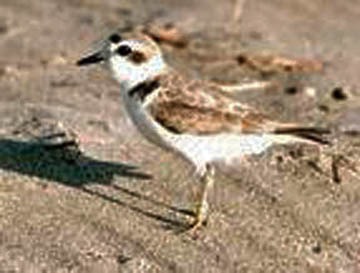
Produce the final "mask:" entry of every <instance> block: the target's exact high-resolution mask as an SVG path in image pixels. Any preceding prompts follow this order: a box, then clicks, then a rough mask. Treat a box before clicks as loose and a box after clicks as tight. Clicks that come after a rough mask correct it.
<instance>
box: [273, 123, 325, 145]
mask: <svg viewBox="0 0 360 273" xmlns="http://www.w3.org/2000/svg"><path fill="white" fill-rule="evenodd" d="M274 133H275V134H278V135H292V136H295V137H298V138H301V139H304V140H308V141H311V142H315V143H318V144H322V145H330V144H331V142H330V140H329V139H327V138H326V135H329V134H330V133H331V131H330V130H329V129H327V128H319V127H282V128H277V129H275V131H274Z"/></svg>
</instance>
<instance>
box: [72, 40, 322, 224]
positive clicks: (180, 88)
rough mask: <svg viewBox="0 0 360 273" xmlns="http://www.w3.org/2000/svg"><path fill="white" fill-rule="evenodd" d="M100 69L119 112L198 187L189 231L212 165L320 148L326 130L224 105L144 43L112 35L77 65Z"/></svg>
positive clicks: (216, 93)
mask: <svg viewBox="0 0 360 273" xmlns="http://www.w3.org/2000/svg"><path fill="white" fill-rule="evenodd" d="M100 62H104V63H105V64H107V65H108V67H109V68H110V70H111V72H112V74H113V76H114V78H115V79H116V80H117V81H118V82H119V83H120V87H121V92H120V93H121V98H122V101H123V103H124V104H125V108H126V110H127V112H128V114H129V115H130V118H131V120H132V121H133V122H134V124H135V125H136V127H137V128H138V130H139V131H140V132H141V134H142V135H143V136H144V137H145V138H147V139H148V140H149V141H151V142H152V143H154V144H156V145H159V146H160V147H162V148H164V149H167V150H170V151H173V152H175V153H177V154H179V155H181V156H182V157H183V158H185V159H187V160H188V161H190V162H191V163H192V164H193V165H194V166H195V168H196V174H197V175H198V176H199V179H200V181H201V182H202V190H201V195H199V200H198V201H199V202H198V203H197V206H196V211H195V221H194V224H193V229H197V228H198V227H199V226H201V225H202V223H203V222H204V221H205V220H206V218H207V214H208V202H207V195H208V192H209V189H210V188H211V187H212V185H213V175H214V163H216V162H224V161H229V160H231V159H236V158H241V157H243V156H245V155H251V154H259V153H262V152H264V151H265V150H266V149H268V148H269V147H270V146H272V145H274V144H288V143H294V142H305V143H309V144H316V145H320V144H324V143H326V141H325V140H324V139H323V138H322V134H325V133H328V130H325V129H321V128H316V127H304V126H299V125H297V124H290V123H279V122H276V121H273V120H271V119H269V118H267V117H266V116H265V115H263V114H261V113H260V112H258V111H257V110H255V109H253V108H251V107H250V106H248V105H246V104H243V103H240V102H239V101H236V100H235V99H233V98H231V97H230V96H229V95H228V94H227V92H224V89H223V88H222V87H221V86H220V85H218V84H215V83H211V82H206V81H201V80H193V79H189V78H187V77H185V76H183V75H181V74H180V73H178V72H177V71H175V70H174V69H172V68H171V67H169V66H168V65H167V64H166V62H165V60H164V59H163V56H162V53H161V50H160V48H159V47H158V46H157V44H156V43H155V42H153V41H152V40H151V39H150V38H149V37H147V36H145V35H143V34H133V35H132V37H125V36H121V35H120V34H118V33H114V34H112V35H110V36H109V37H108V38H107V39H106V40H104V41H103V43H102V44H101V46H100V48H99V49H98V50H97V51H95V52H94V53H92V54H89V55H88V56H86V57H84V58H82V59H80V60H79V61H78V62H77V64H78V65H80V66H82V65H88V64H93V63H100Z"/></svg>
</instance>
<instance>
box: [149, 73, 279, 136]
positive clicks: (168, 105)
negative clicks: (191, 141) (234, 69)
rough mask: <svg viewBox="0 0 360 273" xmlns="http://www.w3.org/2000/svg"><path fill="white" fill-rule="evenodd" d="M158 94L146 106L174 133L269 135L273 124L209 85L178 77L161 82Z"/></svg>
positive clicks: (165, 78)
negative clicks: (261, 133)
mask: <svg viewBox="0 0 360 273" xmlns="http://www.w3.org/2000/svg"><path fill="white" fill-rule="evenodd" d="M160 86H161V87H160V91H159V93H158V96H157V97H155V98H154V99H153V100H152V101H151V102H150V103H149V104H148V105H147V109H148V111H149V112H150V114H151V115H152V116H153V117H154V119H155V120H157V121H158V122H159V123H160V124H161V125H162V126H164V127H165V128H167V129H168V130H171V131H173V132H176V133H191V134H196V135H206V134H215V133H218V132H238V133H255V132H272V131H274V129H275V128H276V123H274V122H272V121H271V120H270V119H268V118H267V117H266V116H265V115H263V114H261V113H259V112H257V111H255V110H254V109H252V108H250V107H249V106H247V105H244V104H241V103H239V102H238V101H235V100H234V99H232V98H231V97H227V96H225V95H224V94H223V93H222V92H220V91H219V90H218V86H217V85H216V84H212V83H206V82H200V81H192V82H185V80H184V79H183V78H182V77H181V76H180V75H171V76H166V77H163V78H161V79H160Z"/></svg>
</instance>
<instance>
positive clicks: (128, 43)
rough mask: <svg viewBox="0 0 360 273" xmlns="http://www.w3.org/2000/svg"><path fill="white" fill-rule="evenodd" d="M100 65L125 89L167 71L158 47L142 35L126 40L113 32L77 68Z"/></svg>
mask: <svg viewBox="0 0 360 273" xmlns="http://www.w3.org/2000/svg"><path fill="white" fill-rule="evenodd" d="M101 62H104V63H106V64H107V65H108V67H109V68H110V70H111V72H112V74H113V76H114V78H115V79H116V80H117V81H118V82H119V83H120V84H121V85H122V86H123V87H124V88H127V89H128V88H132V87H134V86H136V85H137V84H140V83H142V82H144V81H146V80H149V79H151V78H153V77H156V76H158V75H159V74H161V73H163V72H164V71H165V70H166V63H165V61H164V59H163V57H162V54H161V50H160V48H159V47H158V46H157V44H156V43H155V42H154V41H153V40H151V39H150V38H149V37H147V36H146V35H143V34H138V35H133V36H132V37H129V38H127V37H126V38H125V37H123V36H121V35H120V34H119V33H113V34H111V35H110V36H109V37H108V38H107V39H106V40H104V41H103V42H102V43H101V46H100V48H99V49H97V50H95V51H94V52H93V53H91V54H89V55H87V56H85V57H84V58H81V59H80V60H79V61H78V62H77V65H79V66H84V65H89V64H94V63H101Z"/></svg>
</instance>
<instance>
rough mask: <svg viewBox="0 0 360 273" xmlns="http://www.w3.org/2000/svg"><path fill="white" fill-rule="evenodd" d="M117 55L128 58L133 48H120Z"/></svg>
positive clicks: (124, 46) (125, 46)
mask: <svg viewBox="0 0 360 273" xmlns="http://www.w3.org/2000/svg"><path fill="white" fill-rule="evenodd" d="M116 53H117V54H119V55H120V56H127V55H129V54H130V53H131V48H130V47H129V46H127V45H122V46H119V47H118V49H116Z"/></svg>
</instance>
